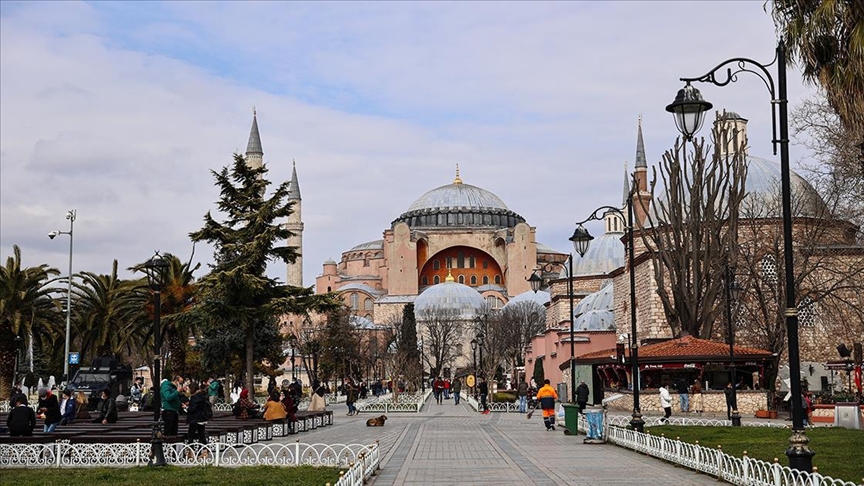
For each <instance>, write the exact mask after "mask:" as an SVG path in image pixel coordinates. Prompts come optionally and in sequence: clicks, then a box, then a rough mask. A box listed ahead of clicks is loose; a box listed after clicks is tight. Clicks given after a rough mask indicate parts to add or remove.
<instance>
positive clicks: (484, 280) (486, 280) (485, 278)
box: [483, 262, 489, 285]
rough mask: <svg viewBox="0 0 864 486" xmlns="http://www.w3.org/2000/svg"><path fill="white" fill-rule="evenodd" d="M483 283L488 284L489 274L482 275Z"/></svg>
mask: <svg viewBox="0 0 864 486" xmlns="http://www.w3.org/2000/svg"><path fill="white" fill-rule="evenodd" d="M484 263H485V262H484ZM483 285H489V275H483Z"/></svg>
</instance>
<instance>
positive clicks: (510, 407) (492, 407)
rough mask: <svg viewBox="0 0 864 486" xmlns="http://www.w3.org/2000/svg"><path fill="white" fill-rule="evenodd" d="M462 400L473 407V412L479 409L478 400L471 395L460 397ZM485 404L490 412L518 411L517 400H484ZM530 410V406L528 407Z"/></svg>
mask: <svg viewBox="0 0 864 486" xmlns="http://www.w3.org/2000/svg"><path fill="white" fill-rule="evenodd" d="M462 400H465V401H466V402H468V406H469V407H471V408H473V409H474V411H475V412H479V411H480V402H479V401H477V400H476V399H475V398H474V397H473V396H472V395H465V396H463V397H462ZM486 406H487V407H489V411H490V412H505V413H506V412H514V413H515V412H519V401H518V400H517V401H515V402H512V403H511V402H490V401H488V400H487V401H486ZM529 411H530V408H529Z"/></svg>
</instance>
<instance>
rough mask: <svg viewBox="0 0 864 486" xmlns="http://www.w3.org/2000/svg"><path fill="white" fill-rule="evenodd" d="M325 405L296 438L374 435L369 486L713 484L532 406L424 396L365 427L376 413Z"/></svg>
mask: <svg viewBox="0 0 864 486" xmlns="http://www.w3.org/2000/svg"><path fill="white" fill-rule="evenodd" d="M328 408H330V409H332V410H333V411H334V425H333V426H328V427H324V428H321V429H317V430H314V431H310V432H307V433H304V434H302V435H301V436H300V437H301V440H302V441H303V442H308V443H325V444H335V443H343V444H344V443H364V444H365V443H373V442H375V441H376V440H377V441H379V442H380V445H381V455H382V457H383V459H382V464H381V471H380V472H379V474H378V475H377V476H375V477H374V478H373V482H372V484H374V485H375V486H382V485H396V484H398V485H403V484H409V485H419V484H455V483H457V482H458V483H459V484H466V485H472V484H508V483H509V484H525V485H531V484H538V485H558V484H562V485H580V486H581V485H604V484H611V485H625V484H626V485H630V484H676V485H712V486H716V485H717V484H718V482H717V479H716V478H712V477H709V476H705V475H702V474H698V473H695V472H692V471H689V470H687V469H683V468H679V467H675V466H672V465H671V464H667V463H664V462H662V461H659V460H657V459H652V458H650V457H647V456H643V455H641V454H638V453H635V452H632V451H628V450H626V449H623V448H620V447H617V446H614V445H609V444H607V445H586V444H583V443H582V439H584V436H582V435H580V436H578V437H571V436H566V435H564V433H563V431H562V429H561V427H558V429H557V430H556V431H555V432H547V431H546V430H545V428H544V427H543V419H542V418H541V417H540V413H539V411H538V413H536V414H535V415H534V417H533V418H532V420H527V419H526V418H525V415H523V414H517V413H493V414H490V415H481V414H478V413H476V412H474V411H472V410H471V409H470V408H469V407H468V406H467V405H464V404H463V405H459V406H455V405H453V400H452V399H451V400H445V403H444V404H443V405H437V404H435V402H434V400H432V399H431V397H430V399H429V400H428V401H427V402H426V404H425V405H424V406H423V411H422V412H420V413H419V414H413V413H391V414H389V415H388V420H387V424H386V425H385V426H384V427H366V420H367V419H369V418H371V417H374V416H376V414H371V413H362V414H360V415H357V416H353V417H347V416H345V413H346V411H347V409H346V407H345V405H344V404H338V405H330V406H328ZM286 439H287V438H286ZM286 439H283V440H285V441H286V442H293V440H294V439H293V438H292V439H291V440H286ZM637 475H638V480H637V479H635V477H636V476H637Z"/></svg>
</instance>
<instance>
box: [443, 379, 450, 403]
mask: <svg viewBox="0 0 864 486" xmlns="http://www.w3.org/2000/svg"><path fill="white" fill-rule="evenodd" d="M444 400H450V380H444Z"/></svg>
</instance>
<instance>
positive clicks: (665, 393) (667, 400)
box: [659, 381, 672, 424]
mask: <svg viewBox="0 0 864 486" xmlns="http://www.w3.org/2000/svg"><path fill="white" fill-rule="evenodd" d="M659 391H660V406H661V407H662V408H663V412H665V414H664V416H663V418H662V419H660V420H661V421H662V422H665V423H667V424H668V423H669V417H671V416H672V395H670V394H669V383H668V382H665V381H664V382H663V384H662V385H661V386H660V390H659Z"/></svg>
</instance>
